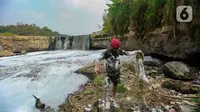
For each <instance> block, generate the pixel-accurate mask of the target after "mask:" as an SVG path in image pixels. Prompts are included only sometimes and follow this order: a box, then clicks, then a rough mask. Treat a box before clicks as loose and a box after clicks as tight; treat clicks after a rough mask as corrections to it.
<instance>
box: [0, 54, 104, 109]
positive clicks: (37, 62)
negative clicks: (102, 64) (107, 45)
mask: <svg viewBox="0 0 200 112" xmlns="http://www.w3.org/2000/svg"><path fill="white" fill-rule="evenodd" d="M100 54H101V51H53V52H52V51H43V52H33V53H28V54H27V55H22V56H13V57H3V58H0V70H1V71H0V75H7V74H6V73H8V71H9V73H12V74H11V76H9V77H6V78H4V79H3V80H0V93H1V95H0V112H33V111H34V112H35V111H37V109H35V107H34V104H35V99H34V98H33V96H32V94H34V95H35V96H37V97H39V98H40V99H41V101H42V102H44V103H45V104H46V105H48V106H52V107H53V108H55V109H57V108H58V105H59V104H62V103H63V102H64V101H65V99H66V98H67V96H68V94H70V93H73V92H75V91H77V90H78V89H79V86H80V85H81V84H85V83H86V82H87V80H88V78H87V77H86V76H83V75H80V74H76V73H74V71H75V70H77V69H78V68H81V67H83V65H86V64H88V63H91V62H92V61H94V59H97V58H98V57H99V56H100ZM13 68H14V69H13ZM15 71H17V73H15ZM0 77H1V76H0Z"/></svg>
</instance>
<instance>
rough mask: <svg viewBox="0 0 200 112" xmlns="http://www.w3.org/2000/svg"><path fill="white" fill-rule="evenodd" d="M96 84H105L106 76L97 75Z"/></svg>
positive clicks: (94, 81)
mask: <svg viewBox="0 0 200 112" xmlns="http://www.w3.org/2000/svg"><path fill="white" fill-rule="evenodd" d="M93 83H94V85H96V86H103V85H104V77H103V76H96V77H95V79H94V80H93Z"/></svg>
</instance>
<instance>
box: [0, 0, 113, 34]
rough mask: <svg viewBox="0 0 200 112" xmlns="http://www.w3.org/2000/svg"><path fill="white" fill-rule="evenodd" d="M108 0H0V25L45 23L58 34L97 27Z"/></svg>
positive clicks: (85, 30)
mask: <svg viewBox="0 0 200 112" xmlns="http://www.w3.org/2000/svg"><path fill="white" fill-rule="evenodd" d="M106 3H110V2H109V0H0V25H10V24H14V25H16V24H17V22H22V23H26V24H36V25H37V26H39V27H44V26H47V27H48V28H50V29H52V30H53V31H58V32H59V33H61V34H68V35H82V34H90V33H92V32H94V31H98V30H99V27H98V25H102V24H103V20H102V15H103V13H104V10H105V9H107V6H106Z"/></svg>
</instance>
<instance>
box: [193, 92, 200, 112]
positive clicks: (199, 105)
mask: <svg viewBox="0 0 200 112" xmlns="http://www.w3.org/2000/svg"><path fill="white" fill-rule="evenodd" d="M196 96H197V98H193V99H192V101H193V102H195V103H197V108H196V109H195V111H196V112H200V94H196Z"/></svg>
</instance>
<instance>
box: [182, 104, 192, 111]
mask: <svg viewBox="0 0 200 112" xmlns="http://www.w3.org/2000/svg"><path fill="white" fill-rule="evenodd" d="M180 108H181V112H194V110H195V109H194V107H192V106H188V105H180Z"/></svg>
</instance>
